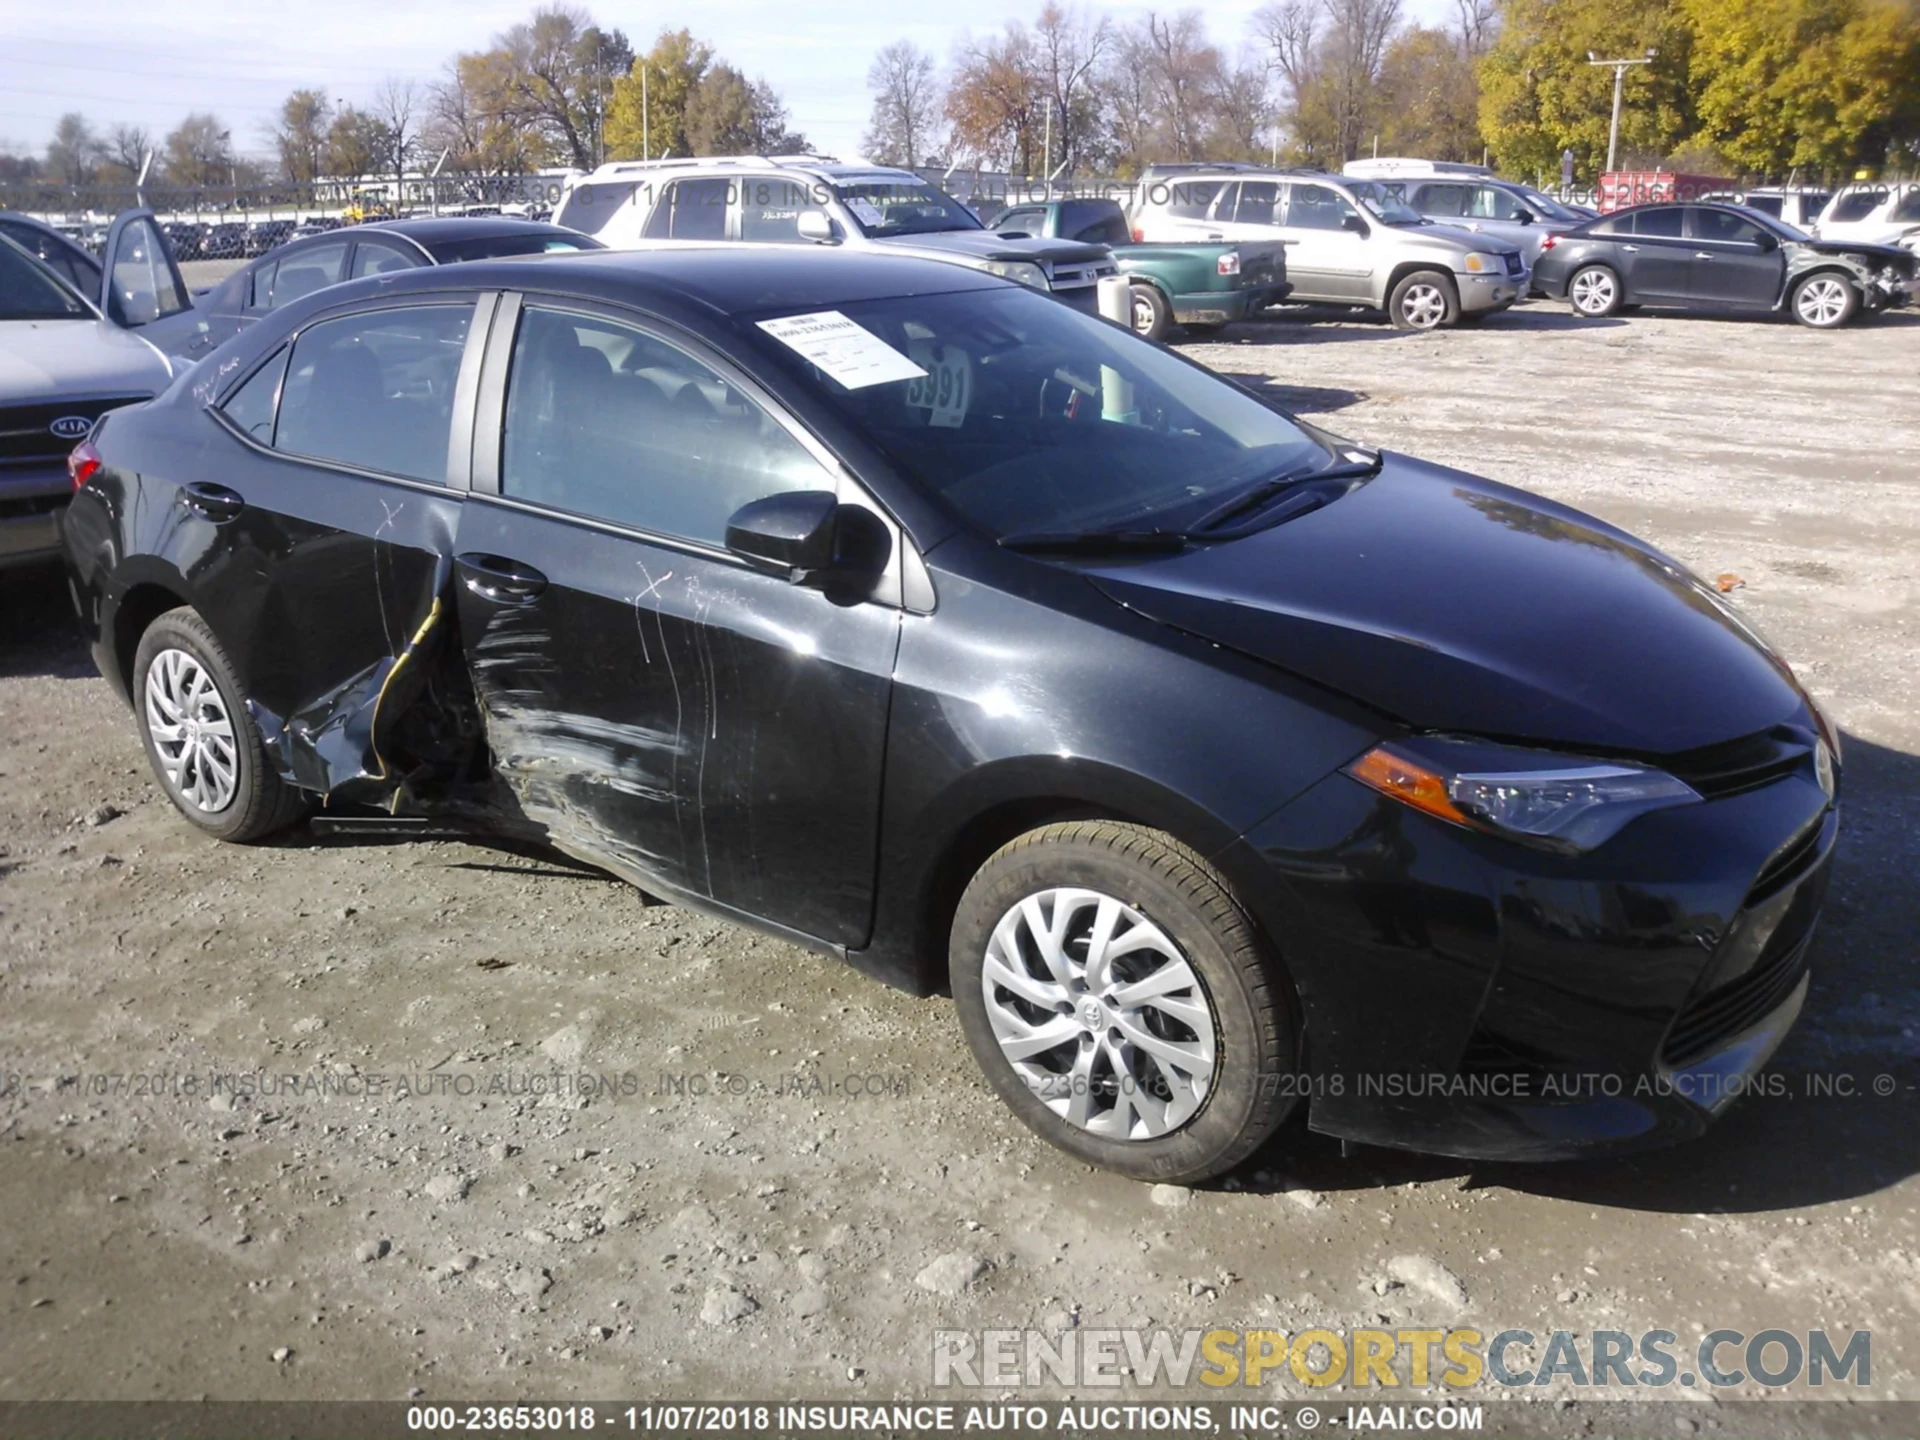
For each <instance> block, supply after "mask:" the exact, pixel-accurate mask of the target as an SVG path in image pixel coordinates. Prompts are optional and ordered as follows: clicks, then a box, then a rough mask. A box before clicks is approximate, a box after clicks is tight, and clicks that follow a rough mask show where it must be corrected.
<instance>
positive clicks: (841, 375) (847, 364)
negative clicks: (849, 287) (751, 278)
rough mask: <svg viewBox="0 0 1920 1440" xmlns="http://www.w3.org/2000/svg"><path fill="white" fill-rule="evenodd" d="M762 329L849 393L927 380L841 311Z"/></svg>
mask: <svg viewBox="0 0 1920 1440" xmlns="http://www.w3.org/2000/svg"><path fill="white" fill-rule="evenodd" d="M760 328H761V329H762V330H764V331H766V332H767V333H768V334H769V335H771V336H772V337H773V338H774V339H776V340H778V341H779V342H780V343H781V344H782V345H785V346H786V347H787V348H788V349H790V350H793V351H795V352H797V353H798V354H799V355H800V356H801V357H802V358H803V359H805V360H807V361H809V362H811V363H812V364H814V365H817V366H819V367H820V368H821V369H822V370H824V371H826V372H827V374H828V375H830V376H831V377H832V378H833V379H835V380H838V381H839V382H840V383H841V384H842V385H844V386H846V387H847V389H849V390H864V389H865V388H866V387H867V386H869V385H885V384H886V383H887V382H888V381H890V380H920V379H924V378H925V377H926V373H927V372H926V371H924V370H922V369H921V368H920V367H919V366H918V365H916V364H914V363H913V361H911V360H909V359H908V358H907V357H906V356H904V355H902V354H901V353H900V352H899V351H898V350H896V349H894V348H893V347H892V346H891V345H889V344H887V342H886V341H884V340H882V339H881V338H880V337H879V336H878V335H875V334H874V333H873V332H872V331H871V330H868V329H866V328H864V327H863V326H860V325H856V324H855V323H854V322H853V321H851V320H849V319H848V318H847V317H846V316H844V315H842V314H841V313H840V312H839V311H838V310H818V311H815V312H814V313H813V314H811V315H787V316H783V317H782V318H781V319H778V320H762V321H761V322H760Z"/></svg>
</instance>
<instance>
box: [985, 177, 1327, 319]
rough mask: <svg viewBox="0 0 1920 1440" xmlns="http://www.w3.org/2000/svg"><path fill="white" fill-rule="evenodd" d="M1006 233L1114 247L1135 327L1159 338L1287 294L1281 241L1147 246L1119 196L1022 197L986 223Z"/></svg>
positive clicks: (1245, 312)
mask: <svg viewBox="0 0 1920 1440" xmlns="http://www.w3.org/2000/svg"><path fill="white" fill-rule="evenodd" d="M987 228H988V229H989V230H993V231H996V232H998V233H999V234H1002V235H1027V236H1031V237H1032V238H1034V239H1036V240H1079V241H1084V242H1089V243H1092V244H1096V245H1105V246H1108V247H1109V248H1111V249H1112V251H1113V258H1114V262H1115V263H1116V264H1118V265H1119V267H1120V273H1121V274H1122V275H1125V276H1126V277H1127V279H1128V280H1130V281H1132V282H1133V328H1134V329H1135V330H1137V331H1139V332H1140V333H1141V334H1142V335H1144V336H1146V337H1147V338H1148V339H1149V340H1161V339H1164V338H1165V337H1166V335H1167V332H1168V331H1170V330H1171V329H1172V328H1173V327H1174V325H1175V324H1176V323H1178V324H1181V325H1184V326H1186V327H1187V329H1189V330H1192V331H1198V332H1200V333H1203V334H1204V333H1206V332H1208V331H1212V330H1218V329H1219V328H1220V327H1221V326H1223V325H1225V324H1227V323H1228V322H1229V321H1233V320H1244V319H1246V318H1247V317H1248V316H1249V315H1252V314H1253V313H1254V312H1255V311H1258V310H1262V309H1265V308H1266V307H1267V306H1269V305H1272V304H1275V303H1277V302H1278V301H1280V300H1283V299H1285V298H1286V295H1287V292H1288V291H1290V290H1291V289H1292V288H1293V287H1292V286H1291V285H1289V284H1288V283H1287V260H1286V247H1285V245H1284V244H1283V243H1282V242H1280V241H1278V240H1242V241H1237V242H1234V243H1230V244H1229V243H1218V242H1209V243H1204V244H1191V245H1188V244H1164V245H1158V244H1156V245H1142V244H1136V243H1134V239H1133V232H1132V231H1131V230H1130V229H1129V228H1128V226H1127V216H1126V212H1125V211H1123V210H1122V209H1121V208H1120V202H1119V201H1117V200H1097V199H1086V198H1079V199H1064V200H1046V201H1040V200H1031V201H1022V202H1021V203H1020V204H1017V205H1010V206H1007V207H1005V208H1004V209H1002V210H1001V211H1000V212H999V214H997V215H995V216H994V217H993V218H992V219H991V220H989V221H988V222H987Z"/></svg>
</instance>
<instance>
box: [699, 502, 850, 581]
mask: <svg viewBox="0 0 1920 1440" xmlns="http://www.w3.org/2000/svg"><path fill="white" fill-rule="evenodd" d="M839 513H840V502H839V500H837V499H836V498H835V497H834V494H833V492H832V491H831V490H788V491H785V492H783V493H782V494H779V495H765V496H762V497H761V498H760V499H758V500H750V501H748V502H747V503H746V504H745V505H742V506H741V507H740V508H739V509H738V510H736V511H734V512H733V515H732V516H731V517H730V518H729V519H728V520H727V549H729V550H731V551H732V552H733V553H734V554H735V555H738V556H740V557H741V558H742V559H744V560H751V561H753V562H754V564H756V565H759V566H761V567H762V568H763V569H768V570H772V571H774V572H775V573H778V574H783V575H785V576H786V577H787V578H788V579H789V580H798V579H800V578H802V576H804V575H805V574H806V572H808V571H810V570H825V569H827V568H829V567H830V566H831V565H832V564H833V542H834V529H835V522H836V521H837V519H838V518H839Z"/></svg>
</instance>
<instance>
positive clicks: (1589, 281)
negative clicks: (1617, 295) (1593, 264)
mask: <svg viewBox="0 0 1920 1440" xmlns="http://www.w3.org/2000/svg"><path fill="white" fill-rule="evenodd" d="M1573 304H1574V308H1575V309H1576V310H1584V311H1586V312H1587V314H1589V315H1597V314H1599V313H1600V312H1601V311H1603V310H1605V309H1607V308H1608V307H1609V306H1610V305H1612V304H1613V277H1612V276H1611V275H1609V274H1607V272H1606V271H1604V270H1582V271H1581V272H1580V273H1579V274H1578V275H1576V276H1574V277H1573Z"/></svg>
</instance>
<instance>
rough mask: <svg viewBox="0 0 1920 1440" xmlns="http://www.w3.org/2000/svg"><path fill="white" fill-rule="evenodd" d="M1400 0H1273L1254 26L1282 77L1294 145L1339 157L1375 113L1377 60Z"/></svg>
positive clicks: (1350, 151)
mask: <svg viewBox="0 0 1920 1440" xmlns="http://www.w3.org/2000/svg"><path fill="white" fill-rule="evenodd" d="M1400 6H1401V0H1274V3H1272V4H1269V5H1267V6H1265V7H1263V8H1262V9H1261V10H1260V11H1259V12H1258V13H1257V14H1256V15H1255V16H1254V31H1255V33H1256V34H1257V35H1258V36H1260V38H1261V39H1263V40H1264V41H1265V42H1266V44H1267V47H1268V49H1269V50H1270V52H1271V54H1272V57H1273V63H1274V66H1275V68H1276V69H1277V70H1278V71H1279V72H1280V74H1281V76H1282V78H1283V79H1284V81H1285V83H1286V88H1287V98H1288V103H1289V111H1290V113H1289V116H1288V119H1289V121H1290V124H1291V127H1292V130H1293V138H1294V143H1295V145H1296V147H1298V148H1300V149H1302V150H1304V151H1305V152H1306V153H1307V154H1308V155H1309V156H1312V157H1314V158H1316V159H1321V160H1324V161H1327V162H1328V163H1334V164H1337V163H1340V162H1342V161H1345V160H1350V159H1352V158H1353V157H1354V155H1355V154H1356V153H1358V150H1359V145H1360V140H1361V137H1362V136H1363V135H1364V134H1366V133H1367V132H1368V131H1369V130H1370V129H1371V128H1373V127H1374V125H1376V124H1377V122H1378V121H1379V118H1380V115H1381V113H1382V102H1381V98H1380V88H1379V83H1380V67H1381V62H1382V60H1383V59H1384V58H1385V55H1386V49H1387V44H1388V42H1389V41H1391V40H1392V39H1393V37H1394V35H1395V33H1396V32H1397V31H1398V30H1399V28H1400Z"/></svg>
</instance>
